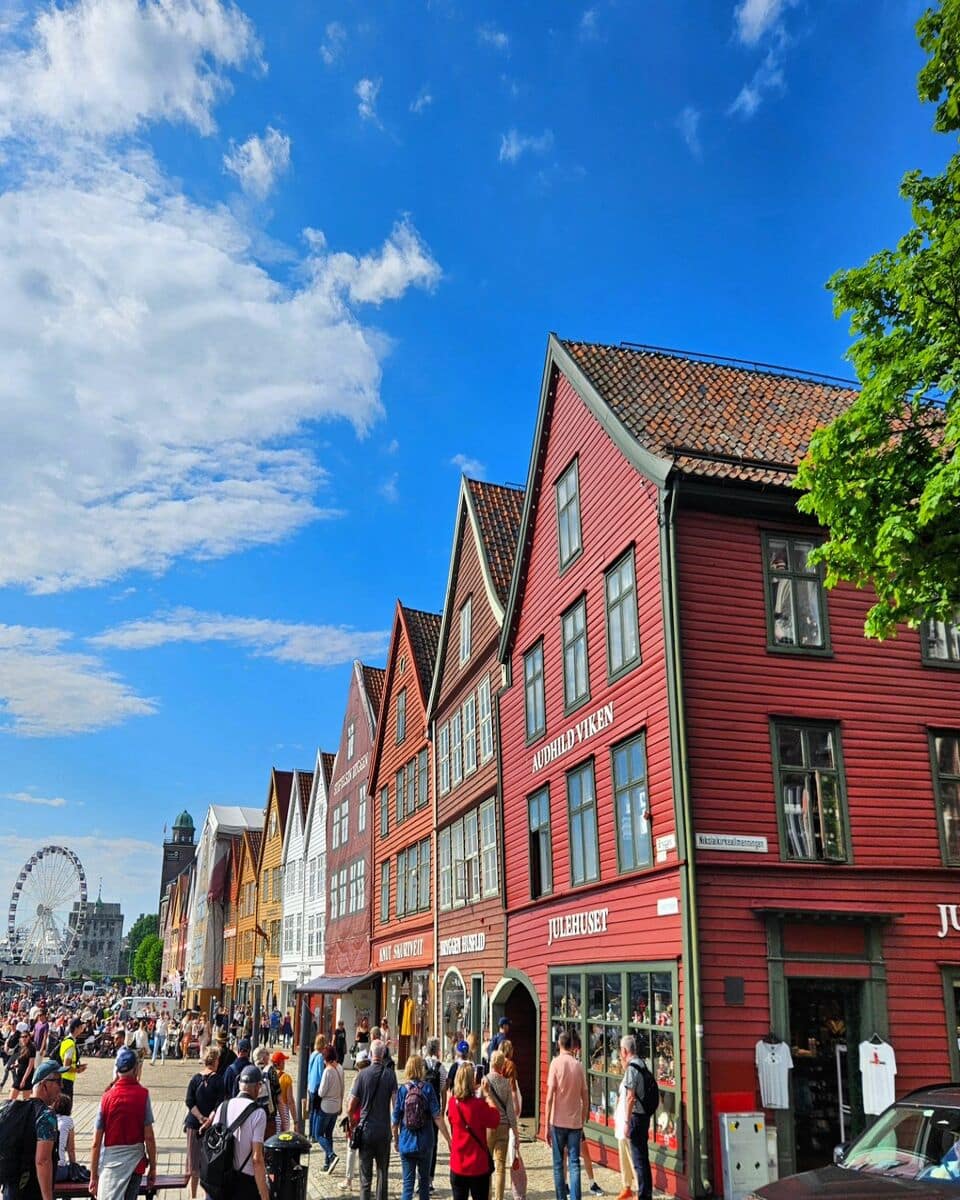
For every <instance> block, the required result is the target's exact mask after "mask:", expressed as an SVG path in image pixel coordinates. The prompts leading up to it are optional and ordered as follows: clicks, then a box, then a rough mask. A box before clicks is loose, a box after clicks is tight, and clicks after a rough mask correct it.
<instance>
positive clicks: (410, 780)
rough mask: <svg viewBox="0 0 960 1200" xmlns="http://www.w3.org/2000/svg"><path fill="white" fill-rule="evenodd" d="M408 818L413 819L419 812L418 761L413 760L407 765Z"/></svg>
mask: <svg viewBox="0 0 960 1200" xmlns="http://www.w3.org/2000/svg"><path fill="white" fill-rule="evenodd" d="M406 770H407V816H408V817H412V816H413V814H414V813H415V812H416V811H417V760H416V759H415V758H411V759H410V761H409V762H408V763H407V767H406Z"/></svg>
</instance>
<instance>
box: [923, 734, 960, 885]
mask: <svg viewBox="0 0 960 1200" xmlns="http://www.w3.org/2000/svg"><path fill="white" fill-rule="evenodd" d="M928 737H929V740H930V766H931V770H932V773H933V794H934V798H935V800H936V806H937V827H938V829H939V832H940V850H941V853H942V855H943V861H944V863H945V864H946V865H947V866H948V867H957V866H960V730H957V729H931V730H930V731H929V733H928Z"/></svg>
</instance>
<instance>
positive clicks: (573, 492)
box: [495, 338, 960, 1195]
mask: <svg viewBox="0 0 960 1200" xmlns="http://www.w3.org/2000/svg"><path fill="white" fill-rule="evenodd" d="M851 399H852V393H851V392H850V391H849V390H848V389H844V388H839V387H834V386H829V385H826V384H823V383H819V382H816V381H812V380H809V379H800V378H796V377H793V376H790V375H787V374H778V373H773V372H764V371H760V370H757V369H746V368H743V367H735V366H730V365H719V364H716V363H712V362H706V361H696V360H693V359H690V358H682V357H679V356H675V355H671V354H668V353H663V352H653V351H647V350H643V349H639V348H631V347H605V346H592V345H585V344H580V343H569V342H561V341H559V340H557V339H555V338H551V341H550V345H549V349H548V357H547V366H546V371H545V376H544V386H543V393H542V400H541V410H540V417H539V421H538V433H537V443H536V446H535V448H534V453H533V457H532V460H531V471H530V480H529V485H528V493H527V504H526V510H525V519H524V528H523V531H522V534H521V546H522V550H521V554H520V556H519V559H518V564H517V569H516V570H515V573H514V579H513V585H512V591H511V600H510V604H509V605H508V610H507V618H506V622H505V626H504V639H503V646H502V649H503V655H504V658H505V661H506V662H507V665H508V669H509V672H510V686H509V687H508V688H507V689H506V691H505V692H504V694H503V696H502V699H501V705H500V712H501V726H502V729H501V734H502V739H503V743H502V744H503V791H504V808H505V845H506V853H507V904H508V957H509V961H510V963H511V964H519V965H521V966H522V973H523V974H526V975H527V976H528V980H527V981H524V980H523V978H522V973H521V971H520V970H518V969H514V970H512V971H511V970H509V969H508V971H507V972H506V975H507V979H508V981H513V982H512V984H511V986H512V988H513V990H512V991H511V993H510V995H509V996H506V997H505V1003H506V1004H507V1005H509V1004H510V1002H511V1000H512V999H513V996H514V995H516V993H517V992H519V991H521V989H522V990H523V991H525V992H529V994H530V998H531V1002H532V1004H533V1005H535V1006H537V1009H538V1015H539V1022H538V1029H539V1035H540V1038H541V1049H540V1055H539V1062H540V1071H541V1082H542V1075H543V1073H544V1072H543V1068H544V1066H545V1064H546V1062H547V1061H548V1059H549V1054H550V1049H549V1046H548V1045H547V1044H546V1043H547V1040H548V1038H549V1037H551V1036H552V1035H553V1034H554V1033H555V1032H556V1029H557V1027H558V1026H559V1025H561V1024H563V1023H564V1022H566V1023H568V1024H569V1023H572V1024H573V1025H574V1027H575V1029H576V1032H577V1033H578V1034H579V1036H580V1038H581V1041H582V1045H583V1056H584V1060H585V1064H586V1065H587V1068H588V1071H589V1073H590V1079H591V1118H592V1120H591V1126H590V1129H591V1131H592V1132H593V1133H594V1135H595V1136H596V1137H597V1139H598V1141H600V1143H601V1144H604V1143H606V1142H607V1140H608V1136H609V1135H608V1132H607V1130H606V1127H605V1124H604V1116H605V1114H604V1100H605V1097H606V1100H607V1102H609V1099H610V1096H611V1094H612V1092H613V1091H615V1086H616V1073H615V1069H614V1070H611V1063H612V1058H611V1054H610V1051H611V1044H612V1042H613V1040H614V1039H615V1038H618V1037H619V1035H620V1031H621V1029H622V1030H627V1029H630V1030H634V1031H636V1032H637V1033H639V1035H640V1036H641V1039H644V1041H645V1045H647V1046H649V1050H650V1054H651V1056H652V1059H653V1063H654V1065H655V1068H656V1073H657V1074H658V1075H659V1076H660V1080H661V1089H662V1091H663V1093H664V1097H665V1101H666V1103H665V1104H664V1106H663V1108H662V1110H661V1113H660V1115H659V1117H658V1119H657V1121H656V1123H655V1126H656V1127H655V1133H654V1137H655V1141H656V1146H655V1151H654V1157H655V1161H656V1166H655V1171H654V1174H655V1182H657V1183H658V1184H659V1185H660V1186H663V1187H665V1188H666V1189H667V1190H674V1189H675V1190H676V1191H677V1192H679V1193H680V1194H684V1195H685V1194H707V1193H708V1192H709V1190H710V1188H711V1186H713V1187H716V1188H717V1190H719V1187H720V1185H719V1174H720V1166H719V1163H718V1161H717V1154H716V1146H715V1141H716V1131H717V1117H718V1114H719V1113H721V1112H723V1111H733V1110H743V1109H744V1108H747V1109H750V1110H753V1109H758V1108H760V1106H761V1103H762V1100H763V1099H764V1096H763V1094H762V1093H761V1090H760V1088H759V1086H758V1079H757V1067H756V1056H757V1052H758V1051H757V1046H758V1043H760V1048H761V1051H762V1045H763V1039H764V1038H765V1037H767V1038H769V1037H770V1035H772V1040H775V1041H776V1042H783V1043H786V1045H787V1047H788V1048H789V1050H790V1054H791V1057H792V1062H793V1067H792V1070H791V1071H790V1072H789V1075H788V1076H786V1078H787V1080H788V1082H787V1087H786V1092H785V1094H784V1096H783V1098H782V1102H783V1105H784V1106H783V1107H777V1108H774V1107H768V1109H767V1117H768V1123H769V1124H770V1125H771V1126H773V1127H774V1128H775V1129H776V1131H777V1146H778V1154H779V1167H780V1170H781V1172H782V1173H785V1172H787V1171H792V1170H795V1169H799V1168H803V1167H806V1166H811V1165H815V1164H817V1163H821V1162H825V1161H828V1160H829V1159H830V1157H831V1153H832V1148H833V1145H834V1144H835V1143H836V1142H837V1141H839V1140H840V1132H841V1129H840V1119H841V1112H842V1113H843V1121H844V1126H845V1129H844V1132H845V1133H846V1134H847V1135H849V1132H850V1130H851V1128H852V1129H853V1130H856V1129H858V1128H860V1127H862V1125H863V1123H864V1121H865V1120H866V1119H868V1117H867V1115H866V1114H865V1112H864V1098H863V1079H862V1076H861V1046H862V1044H863V1043H869V1042H870V1041H871V1039H873V1041H874V1042H879V1041H882V1042H883V1043H884V1044H889V1046H890V1047H892V1050H893V1053H894V1055H895V1057H896V1081H895V1088H896V1092H897V1093H898V1094H900V1093H902V1092H904V1091H906V1090H908V1089H909V1088H912V1087H915V1086H919V1085H920V1084H923V1083H925V1082H929V1081H931V1080H939V1079H942V1078H946V1077H948V1075H953V1076H954V1077H956V1075H957V1073H958V1068H960V1062H958V1049H957V1046H958V1041H957V1033H958V1023H960V1022H958V996H960V920H958V912H960V909H958V907H957V905H956V904H955V902H954V897H953V895H952V885H953V880H954V878H955V872H956V867H957V866H958V865H960V837H958V829H960V675H958V674H957V667H958V666H960V635H958V631H957V628H956V627H954V626H936V627H924V628H923V629H922V630H921V632H920V634H918V633H917V632H911V631H909V630H902V631H901V633H900V636H899V637H898V638H897V639H896V640H894V641H891V642H888V643H884V644H880V643H874V642H869V641H867V640H866V639H864V637H863V633H862V629H863V619H864V615H865V613H866V610H867V608H868V606H869V604H870V602H871V598H870V596H869V595H866V594H864V593H859V592H857V591H855V590H854V589H852V588H849V587H844V586H841V587H838V588H837V589H835V590H834V591H832V592H831V593H830V594H829V596H828V595H827V594H826V593H825V591H824V589H823V586H822V581H821V576H820V572H819V571H818V570H817V569H816V568H815V567H813V566H811V564H810V563H809V560H808V555H809V553H810V551H811V549H812V548H813V546H815V545H816V544H817V542H818V541H819V540H820V539H821V536H822V531H820V530H819V529H818V528H817V526H816V525H815V524H814V523H812V522H811V521H810V520H809V519H806V518H803V517H801V516H800V514H798V513H797V510H796V492H795V491H794V490H793V489H792V482H793V479H794V476H795V472H796V464H797V462H798V461H799V459H800V458H801V457H802V455H803V453H804V452H805V449H806V446H807V444H808V442H809V437H810V434H811V433H812V431H813V429H815V428H816V427H817V426H818V425H821V424H823V423H825V422H827V421H828V420H830V418H831V417H833V416H834V415H835V414H836V413H837V412H839V411H840V410H841V409H842V408H844V407H845V406H847V405H849V403H850V401H851ZM549 492H552V493H553V494H552V495H549ZM545 493H547V494H548V500H547V503H543V502H542V501H543V499H544V494H545ZM628 556H632V560H633V563H634V572H633V576H632V582H631V577H630V573H629V571H628V572H627V574H626V576H624V574H623V572H622V571H621V566H622V564H623V563H624V562H625V561H629V559H628ZM631 587H632V588H633V589H635V590H634V591H633V592H631ZM625 596H626V597H627V598H628V599H629V602H630V605H631V608H630V612H629V615H628V613H627V612H626V610H625V608H624V597H625ZM633 604H636V605H637V634H638V636H637V645H636V647H635V653H636V658H635V660H634V662H633V665H632V666H630V665H626V664H623V669H624V671H625V674H623V675H618V673H617V670H616V663H615V662H614V661H612V660H611V644H612V643H613V644H614V645H615V646H620V647H622V646H623V645H624V638H623V629H624V628H625V624H624V623H625V622H628V623H629V622H630V621H632V620H633V608H632V605H633ZM583 607H585V610H586V611H585V619H584V620H581V619H580V617H579V616H578V613H580V612H582V608H583ZM581 628H583V629H585V631H586V635H585V643H584V640H583V638H582V637H581V635H580V630H581ZM628 648H630V649H633V647H632V643H631V645H630V646H629V647H628ZM584 661H585V674H584V673H581V671H580V669H579V667H578V663H579V662H584ZM618 661H619V658H618ZM571 679H572V680H573V684H572V685H571V683H570V680H571ZM584 681H585V688H586V699H582V695H583V686H584ZM571 687H572V688H573V689H574V690H570V689H571ZM577 689H579V690H577ZM578 697H581V698H580V699H579V704H580V706H581V707H579V708H575V709H572V710H571V701H574V700H576V699H577V698H578ZM584 720H586V723H585V724H584ZM627 746H632V747H633V748H634V749H632V750H631V752H630V753H629V754H627V755H626V756H624V753H623V752H624V748H625V747H627ZM643 751H645V753H642V752H643ZM588 764H592V766H590V768H589V769H588V770H586V772H584V767H585V765H588ZM584 780H586V786H585V784H584ZM634 797H636V803H634V801H633V798H634ZM544 801H545V802H546V804H545V806H544ZM638 817H639V818H640V820H639V823H638ZM594 830H596V833H594ZM585 831H587V832H588V833H589V834H591V836H592V838H593V842H592V843H591V842H590V840H589V839H586V838H585ZM551 841H552V850H553V872H552V877H550V876H549V874H548V867H547V859H546V857H545V855H544V847H545V846H549V845H550V842H551ZM571 851H572V853H571ZM638 851H639V853H638ZM591 873H592V876H593V877H591ZM545 875H546V876H547V878H546V879H545ZM537 891H539V892H540V893H541V894H542V896H543V899H542V900H541V902H540V904H538V905H536V906H535V907H534V906H532V899H533V893H536V892H537ZM611 934H613V936H611ZM626 947H629V949H628V950H627V949H625V948H626ZM501 995H503V993H502V991H501V990H500V989H498V993H497V995H496V996H495V1011H496V1007H497V1004H496V1002H499V1000H500V997H501ZM525 1003H528V1002H526V1001H525ZM884 1053H885V1054H886V1053H887V1052H886V1051H884ZM864 1069H867V1068H866V1067H864ZM601 1081H603V1082H601ZM671 1081H672V1082H671ZM605 1085H606V1086H605ZM767 1099H768V1101H769V1093H768V1095H767Z"/></svg>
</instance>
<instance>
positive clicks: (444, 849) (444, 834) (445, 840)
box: [437, 829, 453, 910]
mask: <svg viewBox="0 0 960 1200" xmlns="http://www.w3.org/2000/svg"><path fill="white" fill-rule="evenodd" d="M437 858H438V860H439V864H440V908H441V910H446V909H448V908H452V907H453V867H452V864H451V861H450V830H449V829H441V831H440V834H439V837H438V838H437Z"/></svg>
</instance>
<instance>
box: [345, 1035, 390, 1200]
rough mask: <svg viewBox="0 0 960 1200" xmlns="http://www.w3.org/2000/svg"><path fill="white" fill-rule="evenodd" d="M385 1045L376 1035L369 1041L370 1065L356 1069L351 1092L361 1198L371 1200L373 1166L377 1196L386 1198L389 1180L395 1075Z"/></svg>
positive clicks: (350, 1110) (351, 1110)
mask: <svg viewBox="0 0 960 1200" xmlns="http://www.w3.org/2000/svg"><path fill="white" fill-rule="evenodd" d="M385 1054H386V1046H384V1044H383V1042H381V1041H380V1039H379V1038H378V1039H377V1040H376V1041H375V1042H372V1043H371V1045H370V1067H369V1069H368V1070H366V1071H363V1072H361V1073H359V1074H358V1075H357V1077H356V1079H355V1080H354V1081H353V1090H352V1091H351V1093H350V1107H349V1110H348V1111H349V1114H350V1120H351V1122H352V1124H353V1125H357V1124H359V1125H360V1126H361V1127H362V1128H361V1137H360V1200H370V1196H371V1188H372V1185H373V1169H374V1166H376V1169H377V1200H387V1196H388V1194H389V1187H390V1181H389V1176H388V1172H389V1170H390V1113H391V1110H392V1108H393V1099H394V1096H395V1095H396V1091H397V1077H396V1075H395V1074H394V1072H393V1068H392V1067H388V1066H387V1065H386V1063H385V1062H384V1056H385Z"/></svg>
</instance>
